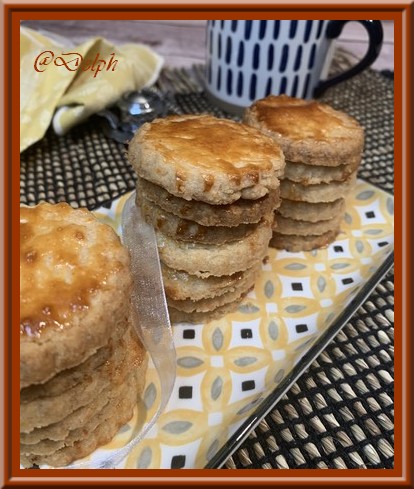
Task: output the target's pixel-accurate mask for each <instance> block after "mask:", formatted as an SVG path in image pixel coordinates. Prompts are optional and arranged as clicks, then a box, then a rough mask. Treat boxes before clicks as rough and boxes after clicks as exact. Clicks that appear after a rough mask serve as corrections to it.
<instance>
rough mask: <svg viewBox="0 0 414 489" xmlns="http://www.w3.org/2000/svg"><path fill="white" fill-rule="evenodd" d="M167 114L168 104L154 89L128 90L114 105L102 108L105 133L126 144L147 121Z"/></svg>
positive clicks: (100, 114)
mask: <svg viewBox="0 0 414 489" xmlns="http://www.w3.org/2000/svg"><path fill="white" fill-rule="evenodd" d="M166 114H167V104H166V102H165V100H164V99H163V98H162V96H161V95H160V94H159V93H157V92H156V91H155V90H153V89H149V88H147V89H143V90H140V91H137V92H127V93H125V94H123V95H122V97H121V98H120V99H119V101H118V102H117V103H116V104H115V105H113V106H112V107H108V108H107V109H104V110H101V111H100V112H98V113H97V115H98V116H100V117H102V118H103V119H104V124H103V130H104V132H105V134H106V135H107V136H108V137H110V138H112V139H115V141H118V142H119V143H123V144H126V143H127V142H128V141H130V139H131V138H132V136H133V135H134V133H135V131H136V130H137V129H138V128H139V127H140V126H142V124H144V123H145V122H150V121H152V120H154V119H155V118H157V117H164V116H165V115H166Z"/></svg>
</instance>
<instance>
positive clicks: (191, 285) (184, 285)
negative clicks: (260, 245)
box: [161, 261, 261, 301]
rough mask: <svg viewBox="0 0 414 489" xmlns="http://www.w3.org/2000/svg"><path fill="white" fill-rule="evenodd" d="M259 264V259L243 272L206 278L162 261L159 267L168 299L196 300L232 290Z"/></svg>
mask: <svg viewBox="0 0 414 489" xmlns="http://www.w3.org/2000/svg"><path fill="white" fill-rule="evenodd" d="M260 265H261V261H259V262H258V264H257V265H255V266H254V267H252V268H249V269H248V270H245V271H243V272H236V273H233V275H223V276H221V277H214V276H213V275H211V276H210V277H207V278H200V277H197V276H196V275H190V274H188V273H187V272H183V271H182V270H173V269H172V268H169V267H167V266H166V265H164V264H163V263H162V264H161V269H162V279H163V282H164V289H165V293H166V294H167V296H168V297H169V298H170V299H173V300H176V301H180V300H186V299H191V300H194V301H197V300H200V299H207V298H211V297H217V296H220V295H223V294H225V293H226V292H230V291H231V290H234V287H236V286H237V284H238V282H240V281H242V280H243V278H244V277H245V276H246V275H247V274H250V273H252V272H253V269H254V268H255V267H257V266H260Z"/></svg>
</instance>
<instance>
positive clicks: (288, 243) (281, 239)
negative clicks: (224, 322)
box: [270, 228, 339, 253]
mask: <svg viewBox="0 0 414 489" xmlns="http://www.w3.org/2000/svg"><path fill="white" fill-rule="evenodd" d="M338 233H339V228H338V229H336V230H333V231H328V232H326V233H324V234H321V235H318V236H312V235H310V236H299V235H292V234H290V235H288V234H279V233H273V237H272V239H271V240H270V246H271V247H272V248H277V249H279V250H286V251H291V252H292V253H296V252H298V251H311V250H314V249H315V248H322V247H324V246H327V245H328V244H330V243H332V242H333V241H335V238H336V237H337V235H338Z"/></svg>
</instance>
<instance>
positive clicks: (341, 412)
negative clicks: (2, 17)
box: [20, 66, 394, 468]
mask: <svg viewBox="0 0 414 489" xmlns="http://www.w3.org/2000/svg"><path fill="white" fill-rule="evenodd" d="M202 78H203V68H202V67H201V66H194V67H193V68H192V69H191V70H185V69H181V70H180V69H175V70H164V72H163V73H162V74H161V77H160V79H159V82H158V84H157V87H156V89H157V90H159V91H161V92H162V93H165V94H166V98H167V100H168V104H169V107H170V111H171V112H175V113H199V112H208V113H212V114H215V115H217V116H219V117H225V116H228V114H225V113H223V112H221V111H220V110H218V109H217V108H215V107H213V106H212V105H211V104H210V103H209V102H208V100H207V99H206V97H205V95H204V92H203V86H202ZM321 99H322V100H323V101H325V102H327V103H329V104H331V105H332V106H333V107H335V108H338V109H340V110H343V111H345V112H347V113H349V114H350V115H352V116H354V117H355V118H356V119H357V120H359V121H360V123H361V124H362V125H363V126H364V127H365V129H366V146H365V154H364V158H363V162H362V165H361V168H360V171H359V176H360V177H362V178H364V179H366V180H368V181H369V182H371V183H373V184H375V185H377V186H378V187H380V188H382V189H384V190H387V191H389V192H392V191H393V186H394V183H393V182H394V178H393V176H394V172H393V142H394V139H393V127H394V120H393V104H394V86H393V81H392V79H390V78H387V77H385V76H383V75H381V74H380V73H377V72H375V71H372V70H367V71H365V72H364V73H362V74H361V75H358V76H356V77H354V78H353V79H351V80H349V81H347V82H344V83H342V84H340V85H338V86H336V87H334V88H332V89H330V90H329V91H328V92H326V94H325V95H324V96H323V97H322V98H321ZM101 124H102V121H101V120H100V119H99V118H97V117H92V118H91V119H90V120H88V122H87V123H85V124H82V125H80V126H78V127H76V128H74V129H73V130H72V131H71V132H70V133H69V134H67V135H66V136H64V137H58V136H56V135H55V134H54V133H53V132H52V131H49V132H48V133H47V134H46V136H45V137H44V138H43V139H42V140H41V141H40V142H38V143H37V144H35V145H33V146H32V147H30V148H29V149H28V150H26V151H25V152H24V153H22V155H21V164H20V171H21V179H20V201H21V202H22V203H24V204H28V205H32V204H36V203H38V202H40V201H42V200H45V201H48V202H53V203H55V202H60V201H67V202H69V203H70V204H71V205H72V206H74V207H78V206H82V207H88V208H89V209H95V208H97V207H99V206H101V205H107V204H109V203H110V201H111V200H113V199H115V198H117V197H118V196H120V195H122V194H124V193H125V192H126V191H128V190H132V189H134V187H135V174H134V172H133V170H132V168H131V167H130V166H129V164H128V163H127V160H126V156H125V150H126V148H125V146H124V145H123V144H120V143H117V142H115V141H113V140H111V139H108V138H107V137H106V136H105V135H104V133H103V131H102V127H101ZM393 292H394V277H393V273H392V272H390V273H388V275H387V276H386V277H385V278H384V279H383V280H382V281H381V283H380V284H379V285H378V286H377V287H376V289H375V291H373V293H372V294H371V295H370V297H369V299H368V300H367V301H366V302H365V304H364V305H363V307H361V308H360V309H359V310H358V312H357V313H356V314H355V315H354V317H353V319H352V321H351V322H349V323H348V324H347V325H346V326H345V327H344V329H343V330H342V331H341V332H340V333H339V334H338V335H337V337H336V338H335V340H334V341H333V342H332V343H331V344H330V345H329V346H328V347H327V348H326V350H325V351H324V352H323V353H322V354H321V355H320V356H319V357H318V359H317V360H316V361H315V362H314V363H313V364H312V366H311V367H310V368H309V369H308V371H307V372H306V373H305V374H304V375H303V376H302V377H301V379H300V380H299V381H298V382H297V383H296V384H295V385H294V386H293V387H292V388H291V390H290V391H289V392H288V393H287V394H286V395H285V396H284V397H283V399H282V400H281V401H280V402H279V403H278V404H277V406H276V407H275V408H274V410H273V411H271V412H270V413H269V414H268V415H267V416H266V417H265V419H263V420H262V421H261V423H260V425H259V426H258V427H257V428H256V429H255V430H254V431H253V432H252V433H251V435H250V436H249V437H248V439H246V440H245V442H244V443H243V445H242V446H241V447H240V448H239V449H238V450H237V452H236V453H235V454H233V455H232V456H231V457H230V458H229V459H228V460H227V462H226V464H225V467H226V468H392V467H393V427H394V425H393V415H394V411H393V310H394V308H393Z"/></svg>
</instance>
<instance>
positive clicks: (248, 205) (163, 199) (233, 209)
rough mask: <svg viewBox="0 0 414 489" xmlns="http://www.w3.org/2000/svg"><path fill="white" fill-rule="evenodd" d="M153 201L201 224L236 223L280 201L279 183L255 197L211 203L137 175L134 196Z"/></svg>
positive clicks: (245, 221) (254, 219) (255, 219)
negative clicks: (187, 197)
mask: <svg viewBox="0 0 414 489" xmlns="http://www.w3.org/2000/svg"><path fill="white" fill-rule="evenodd" d="M138 194H141V195H142V197H143V198H145V199H146V200H149V201H151V202H154V203H155V204H157V205H158V206H159V207H161V209H163V210H164V211H166V212H170V213H172V214H175V215H176V216H178V217H181V218H182V219H189V220H190V221H194V222H197V223H198V224H200V225H202V226H227V227H231V226H239V225H240V224H251V223H257V222H259V221H260V220H261V218H262V217H263V216H264V215H267V214H269V212H270V211H271V210H272V209H276V208H277V207H279V205H280V190H279V187H278V188H277V189H274V190H272V191H270V192H269V193H268V194H267V195H265V196H264V197H261V198H260V199H256V200H247V199H239V200H236V202H233V203H232V204H227V205H211V204H206V203H205V202H199V201H196V200H191V201H188V200H185V199H181V198H180V197H175V196H174V195H171V194H170V193H168V192H167V191H166V190H165V189H163V188H162V187H159V186H158V185H155V184H153V183H151V182H148V181H147V180H144V179H142V178H139V177H138V180H137V198H138Z"/></svg>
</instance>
